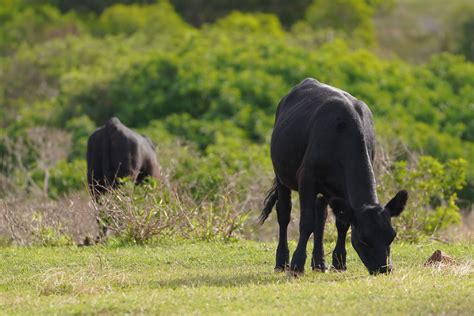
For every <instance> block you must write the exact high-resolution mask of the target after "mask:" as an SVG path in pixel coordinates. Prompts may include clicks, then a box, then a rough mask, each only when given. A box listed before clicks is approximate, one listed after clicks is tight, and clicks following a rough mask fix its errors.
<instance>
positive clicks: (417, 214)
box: [379, 156, 467, 239]
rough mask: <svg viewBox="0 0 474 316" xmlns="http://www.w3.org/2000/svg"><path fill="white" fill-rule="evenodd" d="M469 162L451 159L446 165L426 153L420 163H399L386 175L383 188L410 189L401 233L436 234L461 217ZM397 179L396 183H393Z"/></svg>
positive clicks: (408, 235) (397, 222) (398, 223)
mask: <svg viewBox="0 0 474 316" xmlns="http://www.w3.org/2000/svg"><path fill="white" fill-rule="evenodd" d="M466 166H467V162H466V161H465V160H463V159H455V160H449V161H448V162H446V163H445V164H442V163H440V162H439V161H438V160H436V159H435V158H433V157H429V156H422V157H420V158H419V160H418V162H417V163H416V164H412V165H409V164H408V163H407V162H406V161H400V162H396V163H395V164H394V166H393V170H392V174H385V175H384V176H383V177H382V185H381V187H380V188H379V189H383V190H384V191H386V192H385V193H384V194H387V193H388V192H389V191H394V190H387V189H388V188H389V187H396V188H403V189H406V190H407V191H408V192H409V199H408V204H407V207H406V211H405V212H403V213H402V215H401V216H400V218H399V219H396V220H395V226H396V227H397V231H398V233H399V236H401V237H402V238H407V239H416V238H419V237H420V236H421V234H422V233H426V234H429V235H432V234H434V233H435V232H437V231H438V230H440V229H442V228H446V227H448V226H449V225H451V224H458V223H460V220H461V215H460V213H459V207H458V206H457V204H456V199H457V192H458V191H459V190H461V189H462V188H463V187H464V185H465V184H466V180H465V179H466ZM391 181H393V182H391Z"/></svg>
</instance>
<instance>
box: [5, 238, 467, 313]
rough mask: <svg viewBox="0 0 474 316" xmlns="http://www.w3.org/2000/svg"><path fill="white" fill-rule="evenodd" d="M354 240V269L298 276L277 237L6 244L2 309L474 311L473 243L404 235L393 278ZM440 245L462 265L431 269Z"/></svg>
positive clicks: (351, 256) (351, 259)
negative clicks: (281, 264)
mask: <svg viewBox="0 0 474 316" xmlns="http://www.w3.org/2000/svg"><path fill="white" fill-rule="evenodd" d="M292 246H293V247H292V248H294V244H292ZM327 246H328V247H329V246H331V245H327ZM348 246H349V253H348V271H347V272H344V273H335V272H330V273H326V274H321V273H316V272H311V271H310V270H307V272H306V274H305V275H304V276H303V277H300V278H297V279H289V278H287V276H286V275H285V274H277V273H274V272H273V264H274V258H273V257H274V251H275V244H274V243H258V242H250V241H239V242H233V243H219V242H209V243H207V242H195V243H194V242H185V241H180V242H172V241H163V242H160V243H158V244H156V245H153V246H141V247H139V246H136V247H135V246H128V247H112V246H107V247H102V246H97V247H89V248H76V247H70V248H67V247H57V248H54V247H52V248H42V247H32V248H27V247H24V248H17V247H6V248H0V313H2V314H3V313H6V314H69V313H71V314H78V313H79V314H81V313H85V314H89V313H100V314H104V313H105V314H112V313H120V314H122V313H132V314H139V313H160V314H189V313H197V314H223V313H226V314H290V315H298V314H314V313H317V314H321V313H324V314H338V315H339V314H361V315H362V314H363V315H364V316H365V315H367V314H407V313H409V314H442V313H448V314H466V315H468V314H471V315H472V314H473V313H474V303H473V302H474V301H473V299H474V274H473V271H472V267H471V263H472V260H473V253H474V245H472V244H455V245H445V244H438V243H433V244H422V245H421V244H420V245H413V244H401V243H400V242H399V243H398V244H397V245H395V246H394V248H393V250H392V251H393V254H394V258H393V259H394V265H395V269H396V271H395V272H394V273H392V274H391V275H388V276H387V275H382V276H369V275H368V273H367V272H366V270H365V268H364V267H363V266H362V264H361V263H360V260H359V259H358V257H356V255H355V253H354V251H353V250H352V248H351V247H350V245H348ZM435 249H442V250H443V251H445V252H447V253H448V254H450V255H451V256H453V257H454V258H455V259H456V260H457V263H458V265H455V266H449V267H437V268H427V267H423V262H424V261H425V259H426V258H427V257H428V256H429V255H430V254H431V253H432V252H433V251H434V250H435ZM328 258H329V257H328Z"/></svg>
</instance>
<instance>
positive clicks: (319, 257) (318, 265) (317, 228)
mask: <svg viewBox="0 0 474 316" xmlns="http://www.w3.org/2000/svg"><path fill="white" fill-rule="evenodd" d="M314 215H315V216H314V217H315V221H314V233H313V238H314V248H313V256H312V258H311V268H313V270H316V271H321V272H326V270H327V266H326V262H325V260H324V245H323V238H324V226H325V224H326V218H327V202H326V199H325V198H323V197H319V198H316V205H315V208H314Z"/></svg>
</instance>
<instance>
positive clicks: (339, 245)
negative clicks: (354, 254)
mask: <svg viewBox="0 0 474 316" xmlns="http://www.w3.org/2000/svg"><path fill="white" fill-rule="evenodd" d="M336 228H337V242H336V247H335V248H334V251H333V252H332V266H333V267H334V269H336V270H346V236H347V231H348V230H349V224H347V223H343V222H341V221H340V220H337V219H336Z"/></svg>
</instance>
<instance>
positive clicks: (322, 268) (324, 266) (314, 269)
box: [312, 264, 328, 273]
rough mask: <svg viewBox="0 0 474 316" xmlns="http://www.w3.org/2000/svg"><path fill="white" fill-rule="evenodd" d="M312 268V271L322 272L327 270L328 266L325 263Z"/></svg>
mask: <svg viewBox="0 0 474 316" xmlns="http://www.w3.org/2000/svg"><path fill="white" fill-rule="evenodd" d="M312 268H313V271H316V272H322V273H326V272H328V267H327V266H326V265H325V264H322V265H317V266H314V267H312Z"/></svg>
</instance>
